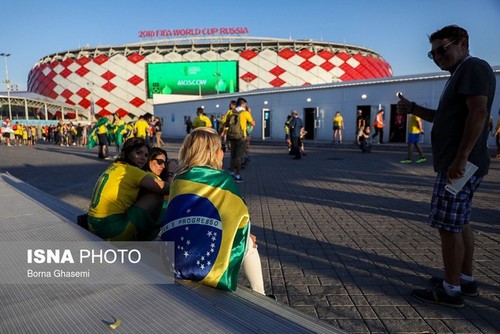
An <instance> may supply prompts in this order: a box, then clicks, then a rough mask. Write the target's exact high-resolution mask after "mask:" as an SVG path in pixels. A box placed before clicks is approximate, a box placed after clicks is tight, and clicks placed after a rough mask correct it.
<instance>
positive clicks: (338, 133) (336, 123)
mask: <svg viewBox="0 0 500 334" xmlns="http://www.w3.org/2000/svg"><path fill="white" fill-rule="evenodd" d="M342 131H344V118H343V117H342V115H340V111H337V112H336V113H335V117H333V142H334V143H335V141H336V140H337V137H338V143H339V144H340V143H342Z"/></svg>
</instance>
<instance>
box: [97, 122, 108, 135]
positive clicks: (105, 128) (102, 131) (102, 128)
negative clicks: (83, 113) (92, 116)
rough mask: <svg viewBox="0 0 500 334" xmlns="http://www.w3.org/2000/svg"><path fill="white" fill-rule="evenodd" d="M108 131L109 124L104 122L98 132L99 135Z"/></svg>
mask: <svg viewBox="0 0 500 334" xmlns="http://www.w3.org/2000/svg"><path fill="white" fill-rule="evenodd" d="M107 132H108V128H107V124H102V125H101V126H99V127H98V128H97V134H98V135H103V134H106V133H107Z"/></svg>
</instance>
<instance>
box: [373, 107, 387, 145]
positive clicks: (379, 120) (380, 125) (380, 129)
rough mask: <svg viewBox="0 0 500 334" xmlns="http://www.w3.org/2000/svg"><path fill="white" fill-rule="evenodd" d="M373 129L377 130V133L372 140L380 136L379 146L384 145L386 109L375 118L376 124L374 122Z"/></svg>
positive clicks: (381, 110) (380, 111)
mask: <svg viewBox="0 0 500 334" xmlns="http://www.w3.org/2000/svg"><path fill="white" fill-rule="evenodd" d="M373 127H374V128H375V133H374V134H373V136H372V138H375V137H377V136H378V135H380V137H379V139H378V143H379V144H383V143H384V109H380V110H379V111H378V113H377V116H375V122H373Z"/></svg>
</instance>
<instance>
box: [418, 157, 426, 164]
mask: <svg viewBox="0 0 500 334" xmlns="http://www.w3.org/2000/svg"><path fill="white" fill-rule="evenodd" d="M426 161H427V158H426V157H423V158H420V159H418V160H417V161H415V162H416V163H417V164H421V163H424V162H426Z"/></svg>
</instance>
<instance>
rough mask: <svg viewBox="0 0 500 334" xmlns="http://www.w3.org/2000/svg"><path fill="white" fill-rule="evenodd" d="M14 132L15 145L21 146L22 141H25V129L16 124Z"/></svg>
mask: <svg viewBox="0 0 500 334" xmlns="http://www.w3.org/2000/svg"><path fill="white" fill-rule="evenodd" d="M12 130H14V144H15V145H18V146H21V145H22V143H21V141H22V139H23V127H22V125H21V124H19V122H16V124H14V126H13V127H12Z"/></svg>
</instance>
